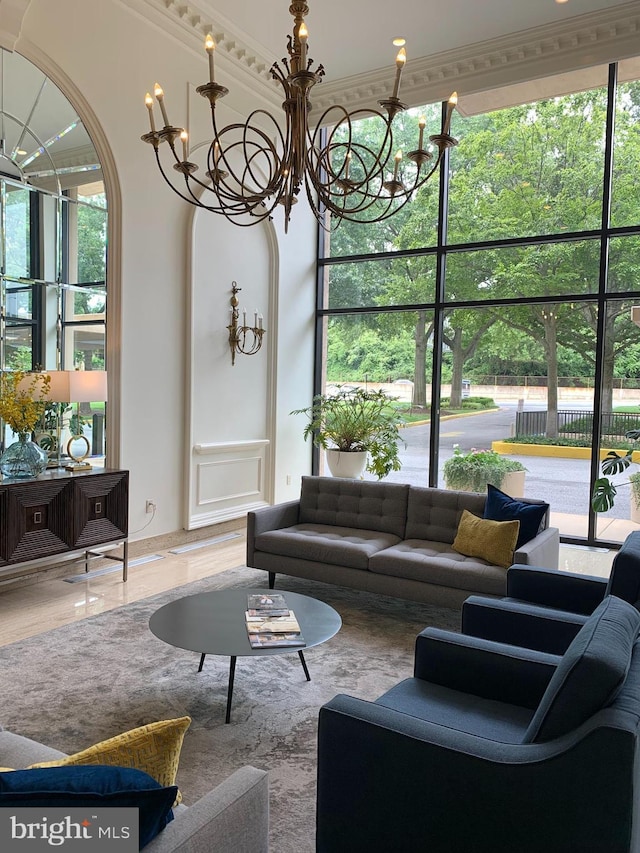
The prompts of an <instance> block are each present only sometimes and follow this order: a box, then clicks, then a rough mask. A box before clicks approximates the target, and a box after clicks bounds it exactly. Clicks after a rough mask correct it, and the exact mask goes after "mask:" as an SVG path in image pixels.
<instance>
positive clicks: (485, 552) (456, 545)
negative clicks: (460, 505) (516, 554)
mask: <svg viewBox="0 0 640 853" xmlns="http://www.w3.org/2000/svg"><path fill="white" fill-rule="evenodd" d="M519 532H520V522H519V521H491V520H490V519H488V518H478V516H477V515H474V514H473V513H471V512H469V510H467V509H465V510H463V512H462V517H461V518H460V523H459V524H458V532H457V533H456V538H455V539H454V540H453V545H452V548H453V550H454V551H457V552H458V553H459V554H464V555H465V557H480V558H481V559H482V560H486V561H487V562H488V563H492V564H493V565H494V566H502V567H503V568H504V569H508V568H509V566H510V565H511V564H512V563H513V551H514V548H515V547H516V542H517V541H518V533H519Z"/></svg>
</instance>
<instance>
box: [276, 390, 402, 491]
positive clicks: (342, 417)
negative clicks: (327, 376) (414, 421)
mask: <svg viewBox="0 0 640 853" xmlns="http://www.w3.org/2000/svg"><path fill="white" fill-rule="evenodd" d="M392 400H393V398H391V397H387V395H386V394H385V393H384V391H368V390H366V389H364V388H343V387H342V386H338V389H337V392H336V393H335V394H331V395H326V394H317V395H316V396H315V397H314V398H313V402H312V404H311V406H309V407H307V408H306V409H295V410H294V411H293V412H291V414H292V415H306V416H307V417H308V418H309V423H308V424H307V425H306V427H305V428H304V437H305V440H306V439H307V438H309V437H310V436H311V437H312V439H313V443H314V444H315V445H316V447H322V448H324V449H325V450H339V451H342V452H343V453H354V452H355V453H357V452H360V453H362V452H366V453H367V454H368V456H367V465H366V470H367V471H369V472H370V473H371V474H375V475H376V476H377V478H378V479H379V480H380V479H382V477H386V475H387V474H389V473H390V472H391V471H399V470H400V467H401V463H400V458H399V455H398V443H399V442H400V441H402V437H401V436H400V432H399V427H400V425H401V424H402V418H401V416H400V415H399V414H398V412H397V411H396V409H395V408H394V406H393V405H392Z"/></svg>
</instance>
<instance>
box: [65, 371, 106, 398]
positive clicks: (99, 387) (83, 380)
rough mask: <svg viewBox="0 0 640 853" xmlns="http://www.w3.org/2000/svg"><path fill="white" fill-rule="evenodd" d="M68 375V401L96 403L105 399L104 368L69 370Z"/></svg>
mask: <svg viewBox="0 0 640 853" xmlns="http://www.w3.org/2000/svg"><path fill="white" fill-rule="evenodd" d="M65 372H66V371H65ZM68 375H69V393H70V397H69V402H70V403H96V402H101V401H103V400H106V399H107V371H106V370H70V371H68Z"/></svg>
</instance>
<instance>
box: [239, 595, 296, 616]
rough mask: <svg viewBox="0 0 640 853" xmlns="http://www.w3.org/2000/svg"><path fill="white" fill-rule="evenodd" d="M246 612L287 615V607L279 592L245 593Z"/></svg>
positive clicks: (259, 614)
mask: <svg viewBox="0 0 640 853" xmlns="http://www.w3.org/2000/svg"><path fill="white" fill-rule="evenodd" d="M247 612H248V614H249V615H251V616H262V617H266V616H288V615H289V607H288V606H287V601H286V599H285V597H284V595H282V594H281V593H273V594H268V593H250V594H249V595H247Z"/></svg>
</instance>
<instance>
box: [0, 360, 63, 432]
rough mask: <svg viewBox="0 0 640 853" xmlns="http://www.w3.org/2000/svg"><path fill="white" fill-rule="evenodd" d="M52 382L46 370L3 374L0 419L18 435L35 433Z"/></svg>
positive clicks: (1, 376)
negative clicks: (42, 371) (44, 371)
mask: <svg viewBox="0 0 640 853" xmlns="http://www.w3.org/2000/svg"><path fill="white" fill-rule="evenodd" d="M50 385H51V377H50V376H49V375H48V374H47V373H26V372H24V371H22V370H16V371H11V372H8V373H0V418H2V420H3V421H5V423H8V424H9V426H10V427H11V429H12V430H13V431H14V432H15V433H17V434H18V435H20V434H26V433H30V432H33V430H34V429H35V426H36V424H37V423H38V421H39V420H40V418H41V417H42V413H43V412H44V410H45V407H46V405H47V402H48V400H47V395H48V393H49V388H50Z"/></svg>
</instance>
